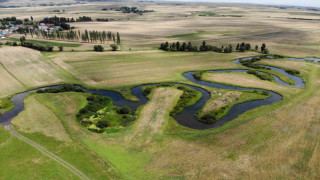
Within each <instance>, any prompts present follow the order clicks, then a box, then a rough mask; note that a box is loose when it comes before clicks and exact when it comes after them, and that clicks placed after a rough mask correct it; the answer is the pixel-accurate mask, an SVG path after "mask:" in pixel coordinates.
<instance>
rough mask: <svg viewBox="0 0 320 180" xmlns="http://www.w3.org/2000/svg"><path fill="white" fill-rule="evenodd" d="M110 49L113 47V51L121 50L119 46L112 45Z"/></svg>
mask: <svg viewBox="0 0 320 180" xmlns="http://www.w3.org/2000/svg"><path fill="white" fill-rule="evenodd" d="M110 47H111V49H112V51H117V50H118V49H119V46H118V45H116V44H111V45H110Z"/></svg>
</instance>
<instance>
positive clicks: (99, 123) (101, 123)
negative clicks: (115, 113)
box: [96, 120, 109, 129]
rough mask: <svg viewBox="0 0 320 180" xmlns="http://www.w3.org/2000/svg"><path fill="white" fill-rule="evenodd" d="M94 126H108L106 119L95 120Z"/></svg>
mask: <svg viewBox="0 0 320 180" xmlns="http://www.w3.org/2000/svg"><path fill="white" fill-rule="evenodd" d="M96 126H97V127H98V128H101V129H103V128H106V127H108V126H109V123H108V121H107V120H100V121H98V122H97V124H96Z"/></svg>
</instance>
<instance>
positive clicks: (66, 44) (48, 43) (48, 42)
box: [10, 38, 82, 47]
mask: <svg viewBox="0 0 320 180" xmlns="http://www.w3.org/2000/svg"><path fill="white" fill-rule="evenodd" d="M10 39H11V40H13V41H18V42H19V41H20V40H19V39H18V38H10ZM27 41H29V42H33V43H37V44H40V45H44V46H46V45H51V46H63V47H80V46H82V44H75V43H62V42H53V41H42V40H33V39H27Z"/></svg>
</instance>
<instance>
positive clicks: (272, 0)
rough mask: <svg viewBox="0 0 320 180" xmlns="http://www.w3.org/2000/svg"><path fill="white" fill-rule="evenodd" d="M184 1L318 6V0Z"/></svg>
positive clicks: (319, 0) (319, 2) (319, 5)
mask: <svg viewBox="0 0 320 180" xmlns="http://www.w3.org/2000/svg"><path fill="white" fill-rule="evenodd" d="M180 1H183V0H180ZM186 1H202V2H203V1H205V2H229V3H254V4H271V5H294V6H308V7H320V0H186Z"/></svg>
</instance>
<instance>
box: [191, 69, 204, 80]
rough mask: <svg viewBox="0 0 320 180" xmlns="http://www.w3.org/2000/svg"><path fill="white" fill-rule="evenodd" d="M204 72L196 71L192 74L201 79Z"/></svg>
mask: <svg viewBox="0 0 320 180" xmlns="http://www.w3.org/2000/svg"><path fill="white" fill-rule="evenodd" d="M202 74H203V71H196V72H195V73H193V75H192V76H193V77H194V78H195V79H196V80H201V77H202Z"/></svg>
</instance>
